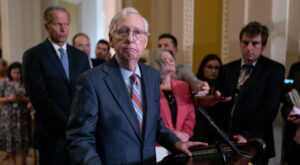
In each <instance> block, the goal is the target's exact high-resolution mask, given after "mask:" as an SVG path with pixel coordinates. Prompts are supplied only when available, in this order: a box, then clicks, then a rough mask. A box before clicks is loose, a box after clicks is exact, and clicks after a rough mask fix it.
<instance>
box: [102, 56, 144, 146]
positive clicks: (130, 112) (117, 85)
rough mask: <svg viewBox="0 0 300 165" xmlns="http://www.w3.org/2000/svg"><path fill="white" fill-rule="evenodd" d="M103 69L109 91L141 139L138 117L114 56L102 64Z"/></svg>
mask: <svg viewBox="0 0 300 165" xmlns="http://www.w3.org/2000/svg"><path fill="white" fill-rule="evenodd" d="M103 70H104V71H105V72H107V76H106V77H105V78H104V81H105V83H106V85H107V86H108V88H109V90H110V91H111V93H112V95H113V97H114V98H115V100H116V102H117V103H118V104H119V106H120V109H121V111H122V112H123V113H124V114H125V116H126V118H127V120H128V121H129V123H130V125H131V126H132V128H133V129H134V131H135V133H136V135H137V136H138V138H139V140H142V133H141V130H140V127H139V123H138V119H137V116H136V113H135V111H134V108H133V105H132V103H131V100H130V95H129V93H128V90H127V87H126V85H125V82H124V80H123V77H122V75H121V72H120V69H119V65H118V63H117V61H116V58H115V57H114V58H113V59H112V60H110V61H109V62H108V64H107V65H105V66H104V68H103Z"/></svg>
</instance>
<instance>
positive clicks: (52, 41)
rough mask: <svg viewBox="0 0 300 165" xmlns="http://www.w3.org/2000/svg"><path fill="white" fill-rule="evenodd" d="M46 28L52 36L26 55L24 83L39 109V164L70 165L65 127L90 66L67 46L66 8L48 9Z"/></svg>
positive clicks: (36, 132) (36, 121)
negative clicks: (78, 85) (77, 85)
mask: <svg viewBox="0 0 300 165" xmlns="http://www.w3.org/2000/svg"><path fill="white" fill-rule="evenodd" d="M44 26H45V28H46V30H47V32H48V34H49V37H48V38H47V39H46V40H45V41H44V42H42V43H40V44H38V45H37V46H34V47H33V48H30V49H28V50H27V51H25V53H24V55H23V76H24V77H23V78H24V84H25V88H26V92H27V94H28V95H29V97H30V100H31V101H32V104H33V106H34V108H35V110H36V111H35V119H34V143H35V147H37V148H38V150H39V164H40V165H68V164H71V160H70V157H69V153H68V151H67V140H66V126H67V121H68V118H69V113H70V108H71V102H72V100H73V96H74V95H75V83H76V81H77V78H78V76H79V74H81V73H83V72H85V71H86V70H88V69H90V66H89V61H88V56H87V55H86V54H85V53H84V52H82V51H80V50H78V49H76V48H74V47H72V46H70V45H68V44H67V43H66V42H67V38H68V35H69V28H70V27H69V26H70V14H69V12H68V11H67V10H66V9H65V8H63V7H60V6H51V7H48V8H47V9H46V10H45V12H44Z"/></svg>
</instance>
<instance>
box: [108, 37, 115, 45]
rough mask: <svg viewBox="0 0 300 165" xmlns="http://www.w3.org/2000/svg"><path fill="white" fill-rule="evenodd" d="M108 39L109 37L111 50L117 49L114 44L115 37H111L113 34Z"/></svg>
mask: <svg viewBox="0 0 300 165" xmlns="http://www.w3.org/2000/svg"><path fill="white" fill-rule="evenodd" d="M108 37H109V46H110V47H111V48H115V47H114V44H113V37H112V36H111V34H109V35H108Z"/></svg>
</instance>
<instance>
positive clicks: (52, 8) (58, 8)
mask: <svg viewBox="0 0 300 165" xmlns="http://www.w3.org/2000/svg"><path fill="white" fill-rule="evenodd" d="M57 11H60V12H66V13H68V17H69V22H70V13H69V12H68V11H67V10H66V9H65V8H64V7H62V6H50V7H48V8H47V9H46V10H45V12H44V24H45V25H49V24H51V22H52V17H51V14H52V13H54V12H57Z"/></svg>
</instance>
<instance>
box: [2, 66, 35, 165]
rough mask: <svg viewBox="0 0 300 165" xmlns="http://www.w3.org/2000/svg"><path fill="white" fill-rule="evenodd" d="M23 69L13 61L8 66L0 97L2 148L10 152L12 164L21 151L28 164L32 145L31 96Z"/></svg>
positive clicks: (24, 160)
mask: <svg viewBox="0 0 300 165" xmlns="http://www.w3.org/2000/svg"><path fill="white" fill-rule="evenodd" d="M21 71H22V65H21V64H20V63H18V62H15V63H12V64H11V65H10V66H9V67H8V78H9V80H7V81H3V82H1V83H0V92H1V93H2V96H3V97H1V98H0V103H1V104H2V109H1V111H0V149H1V150H4V151H6V152H7V153H8V155H9V162H10V164H11V165H16V153H21V155H22V165H26V158H27V152H28V149H29V146H30V111H29V110H28V109H27V104H28V103H29V98H28V97H27V96H25V88H24V84H23V82H22V72H21Z"/></svg>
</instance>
